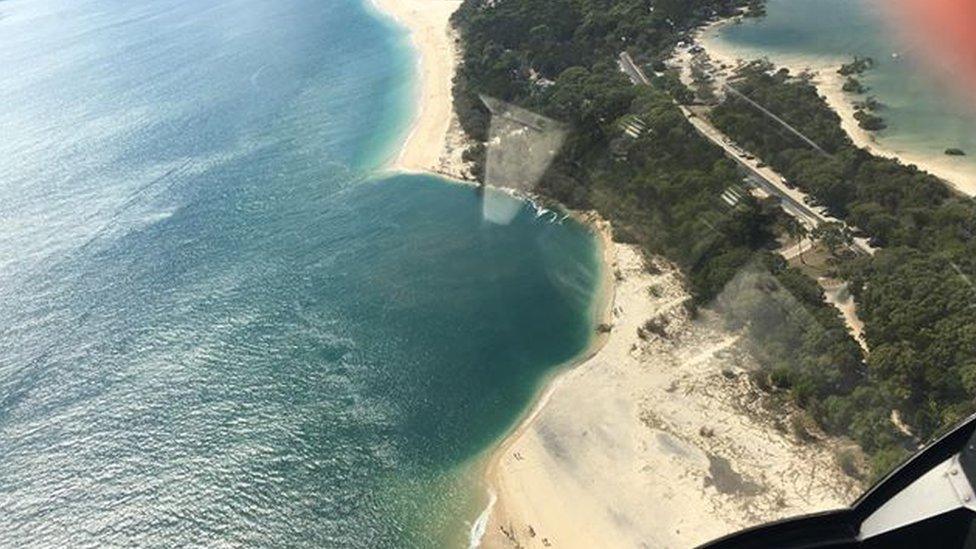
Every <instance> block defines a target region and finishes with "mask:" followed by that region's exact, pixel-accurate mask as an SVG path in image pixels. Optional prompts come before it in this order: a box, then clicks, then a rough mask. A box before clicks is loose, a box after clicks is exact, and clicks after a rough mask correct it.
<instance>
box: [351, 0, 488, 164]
mask: <svg viewBox="0 0 976 549" xmlns="http://www.w3.org/2000/svg"><path fill="white" fill-rule="evenodd" d="M367 5H369V6H372V7H373V8H374V9H375V10H376V11H377V12H378V13H379V14H380V15H382V16H384V17H388V18H390V19H392V20H393V21H394V22H395V23H396V24H397V25H399V26H400V27H402V28H404V29H405V30H406V31H407V34H408V35H409V37H410V43H411V46H412V47H413V49H414V52H415V54H416V59H417V66H416V69H417V74H416V83H417V89H416V90H415V91H414V97H413V102H414V105H415V107H414V115H413V117H412V119H411V121H410V126H409V130H408V131H407V134H406V138H405V139H404V141H403V144H402V145H401V146H400V148H399V150H398V151H397V152H396V153H395V154H394V155H393V156H392V158H391V159H390V161H389V162H387V163H386V166H385V168H386V169H387V170H389V171H398V172H405V173H428V172H429V173H435V174H438V175H443V176H445V177H451V178H455V179H462V180H470V179H471V174H470V167H469V166H468V165H467V163H465V162H464V161H463V159H462V158H461V153H462V152H463V150H464V148H465V147H466V145H467V137H466V136H465V135H464V132H463V131H461V128H460V125H459V124H458V122H457V116H456V115H455V113H454V99H453V95H452V91H451V88H452V86H453V82H452V80H453V78H454V72H455V70H456V67H457V63H458V58H459V52H458V50H457V45H456V43H455V42H456V40H457V38H456V36H455V34H454V32H453V30H452V28H451V24H450V18H451V15H453V14H454V12H455V11H457V9H458V8H459V7H460V5H461V0H368V2H367Z"/></svg>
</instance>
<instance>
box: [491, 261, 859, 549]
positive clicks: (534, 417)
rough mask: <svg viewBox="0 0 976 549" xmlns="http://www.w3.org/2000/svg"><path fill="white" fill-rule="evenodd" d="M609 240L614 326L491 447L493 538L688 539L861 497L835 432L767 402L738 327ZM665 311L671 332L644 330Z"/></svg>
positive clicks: (510, 542)
mask: <svg viewBox="0 0 976 549" xmlns="http://www.w3.org/2000/svg"><path fill="white" fill-rule="evenodd" d="M613 250H614V253H615V254H616V260H615V266H614V269H615V273H616V279H617V284H616V290H615V296H614V300H613V309H612V311H613V331H612V333H611V334H610V336H609V338H608V340H607V342H606V344H605V345H604V346H603V347H602V348H601V349H600V350H599V351H598V352H597V353H596V354H595V355H594V356H593V357H592V358H590V359H589V360H587V361H586V362H584V363H583V364H581V365H579V366H577V367H576V368H573V369H571V370H569V371H568V372H566V373H564V374H563V375H561V376H560V377H559V378H558V379H557V380H556V381H555V382H554V383H553V384H552V385H551V386H550V387H549V389H548V390H547V392H546V393H545V395H544V396H543V398H542V399H541V400H540V402H539V404H538V405H537V406H536V408H535V410H534V412H533V413H532V414H530V415H529V417H528V418H527V419H526V420H524V421H523V422H522V424H521V426H520V427H519V428H518V430H517V431H516V432H515V433H514V434H513V435H511V436H510V437H509V438H508V439H507V440H506V441H505V443H504V444H503V446H502V447H501V449H500V450H499V452H498V453H497V454H496V455H495V458H494V459H493V460H492V463H491V465H490V466H489V471H488V479H489V484H490V485H491V486H492V489H493V490H494V491H495V493H496V494H497V497H498V499H497V502H496V504H495V506H494V510H493V513H492V516H491V520H490V521H489V524H488V528H487V533H486V537H485V543H484V545H485V546H486V547H546V546H552V547H690V546H693V545H696V544H699V543H703V542H705V541H707V540H709V539H712V538H714V537H717V536H720V535H723V534H725V533H728V532H731V531H735V530H737V529H740V528H742V527H745V526H749V525H753V524H757V523H760V522H764V521H768V520H772V519H776V518H781V517H785V516H790V515H795V514H800V513H806V512H813V511H818V510H824V509H830V508H837V507H841V506H844V505H846V504H848V503H850V502H851V501H853V499H854V498H855V497H856V495H857V494H858V493H859V486H858V484H857V483H856V482H855V481H854V480H852V479H851V478H850V477H848V476H847V475H845V474H844V473H843V472H842V471H841V470H840V468H839V466H838V465H837V463H836V459H835V457H834V450H835V449H836V447H837V445H838V442H837V441H834V440H830V439H824V440H821V441H817V442H803V441H800V440H798V439H797V438H796V437H795V436H794V435H793V434H791V433H792V430H791V428H790V427H789V425H790V424H791V420H790V417H789V416H790V413H791V412H792V410H791V409H790V408H789V407H769V408H767V407H766V406H764V400H765V397H764V396H763V395H762V394H761V393H760V392H758V391H757V390H756V389H755V388H754V386H753V384H752V382H751V381H749V377H748V376H747V375H746V371H747V370H748V368H749V364H750V358H749V357H748V356H743V354H742V353H741V352H740V351H738V350H737V347H736V346H735V342H736V337H735V336H734V335H732V334H729V333H726V332H724V331H722V330H720V329H716V328H714V327H710V326H709V325H707V324H706V323H703V322H698V321H695V322H692V321H691V320H690V319H689V318H688V316H687V313H686V312H685V308H684V307H683V305H682V303H683V302H684V300H685V299H687V298H688V295H687V293H686V292H685V291H684V289H683V288H682V285H681V283H680V279H679V276H678V275H677V274H676V272H675V271H674V270H673V268H671V267H668V266H666V265H664V264H660V265H658V267H659V268H660V269H661V272H660V273H659V274H650V273H648V271H647V270H646V269H645V268H644V264H643V260H642V259H641V257H640V255H639V253H638V251H637V250H636V249H635V248H633V247H631V246H627V245H622V244H616V245H614V248H613ZM655 317H664V318H667V327H666V332H667V336H666V337H660V336H656V335H653V334H650V335H648V334H647V333H646V332H645V337H641V336H639V335H638V329H639V328H641V327H642V326H643V325H644V323H645V321H647V320H648V319H650V318H655Z"/></svg>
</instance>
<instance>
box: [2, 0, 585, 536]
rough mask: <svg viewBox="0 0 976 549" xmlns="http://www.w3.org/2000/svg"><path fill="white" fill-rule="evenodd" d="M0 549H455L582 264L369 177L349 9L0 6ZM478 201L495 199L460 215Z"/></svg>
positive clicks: (372, 45) (371, 167) (426, 184)
mask: <svg viewBox="0 0 976 549" xmlns="http://www.w3.org/2000/svg"><path fill="white" fill-rule="evenodd" d="M0 67H2V68H3V70H2V71H0V102H2V104H3V105H4V108H3V109H0V128H2V129H3V131H2V139H0V546H5V547H19V546H30V547H96V546H98V547H104V546H123V545H124V546H154V547H184V546H196V547H215V546H260V547H294V546H306V547H405V546H444V547H457V546H459V545H465V544H467V542H468V531H469V529H470V527H471V523H472V521H474V519H475V517H476V516H477V515H478V513H479V512H480V511H481V509H482V508H483V507H484V506H485V504H486V502H487V499H488V495H487V494H486V492H485V487H484V486H483V485H482V479H481V472H482V467H483V465H484V461H485V457H486V455H488V453H490V451H491V450H492V448H493V447H494V445H496V444H497V443H498V441H499V439H500V438H501V437H503V436H504V435H505V433H506V432H507V431H508V430H510V429H511V428H512V426H513V424H514V423H515V422H516V421H517V420H518V418H519V416H520V415H521V414H522V413H523V412H524V411H525V410H526V408H527V407H528V406H529V405H530V403H531V401H532V399H533V398H534V396H535V394H536V393H537V391H538V389H539V387H540V386H541V384H542V383H543V382H544V380H545V379H546V378H547V376H550V375H551V374H552V373H553V372H554V371H555V370H556V368H557V367H558V366H559V365H561V364H564V363H566V362H567V361H569V360H571V359H573V358H574V357H575V356H576V355H577V354H578V353H580V352H581V351H582V350H583V349H584V348H585V347H586V346H587V345H588V343H589V342H590V339H591V337H592V334H593V328H594V326H593V317H592V314H591V313H592V309H593V307H594V296H595V292H596V288H597V285H598V279H599V278H600V276H601V265H600V261H599V245H598V242H597V240H596V239H595V238H594V237H593V235H592V234H591V233H590V232H589V231H588V230H587V229H586V228H584V227H582V226H581V225H579V224H577V223H575V222H573V221H572V220H571V219H563V220H561V221H560V219H562V218H561V217H559V218H557V216H555V215H543V216H539V215H538V212H537V211H536V209H535V208H534V207H533V206H532V205H531V204H529V203H527V202H522V201H516V199H514V198H511V197H508V196H507V195H503V194H499V195H498V196H496V197H493V199H495V200H500V201H513V205H514V206H515V207H516V209H517V215H516V216H515V217H514V219H512V220H511V222H509V223H507V224H493V223H491V222H489V221H487V220H485V219H484V216H483V213H482V201H483V200H484V196H483V195H482V194H481V193H480V192H479V191H478V190H476V189H475V188H473V187H470V186H465V185H460V184H455V183H451V182H447V181H445V180H442V179H438V178H435V177H431V176H423V175H391V174H388V173H385V172H383V171H382V169H381V167H382V166H383V165H384V163H385V162H386V161H387V160H389V159H390V158H391V157H392V156H393V155H394V154H395V153H396V150H397V147H398V144H399V142H400V141H401V140H402V139H403V138H404V137H405V135H406V133H407V130H408V126H409V121H410V119H411V116H412V109H413V105H412V103H411V101H412V97H413V92H414V89H415V85H416V82H415V80H414V71H415V67H416V61H415V59H414V58H413V54H412V51H411V49H410V47H409V42H408V39H407V36H406V35H405V34H404V32H403V31H402V30H401V29H399V28H397V27H395V26H393V25H392V23H390V22H389V21H386V20H384V19H382V18H380V17H377V16H376V15H375V13H373V11H372V10H371V9H370V8H368V7H366V6H365V5H364V4H363V3H362V2H361V1H360V0H281V1H279V2H260V1H257V0H201V1H200V2H178V1H176V0H156V1H154V2H124V1H122V0H82V1H68V0H32V1H27V0H8V1H6V2H2V3H0ZM487 192H489V193H496V191H491V190H489V191H487Z"/></svg>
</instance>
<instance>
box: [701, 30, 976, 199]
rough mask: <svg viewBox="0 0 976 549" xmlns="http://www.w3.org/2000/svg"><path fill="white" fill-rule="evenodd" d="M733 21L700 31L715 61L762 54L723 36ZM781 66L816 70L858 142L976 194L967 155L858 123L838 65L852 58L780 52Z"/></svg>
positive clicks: (778, 61) (829, 100)
mask: <svg viewBox="0 0 976 549" xmlns="http://www.w3.org/2000/svg"><path fill="white" fill-rule="evenodd" d="M726 24H729V22H728V21H722V22H718V23H714V24H712V25H709V26H707V27H706V28H704V29H703V30H702V31H700V32H699V33H698V39H699V42H700V43H701V45H702V46H703V47H704V48H705V51H706V53H707V54H708V56H709V57H710V58H711V59H712V61H713V62H715V63H717V64H719V65H721V64H726V65H729V66H735V65H737V64H738V63H739V62H740V61H742V60H752V59H756V58H757V57H761V54H757V53H756V52H755V51H752V50H744V49H738V48H736V47H734V46H733V45H730V44H729V43H727V42H725V41H723V40H721V39H720V38H719V36H718V30H719V29H720V28H721V27H722V26H723V25H726ZM770 60H771V61H773V62H774V63H776V64H777V65H780V66H785V67H787V68H789V69H790V71H791V72H793V73H799V72H801V71H803V70H808V71H810V72H811V73H813V74H815V75H816V76H815V80H814V84H816V86H817V90H818V91H819V92H820V95H822V96H823V97H824V98H825V99H826V101H827V104H828V105H830V107H831V108H832V109H833V110H834V111H835V112H837V114H839V115H840V118H841V127H843V128H844V130H845V131H846V132H847V134H848V135H849V136H850V137H851V140H852V141H853V142H854V144H855V145H857V146H859V147H864V148H866V149H868V150H869V151H871V152H872V153H874V154H876V155H879V156H885V157H888V158H896V159H899V160H901V161H902V163H904V164H915V165H916V166H918V167H919V168H921V169H923V170H925V171H928V172H929V173H931V174H933V175H936V176H938V177H940V178H942V179H944V180H945V181H946V182H948V183H949V184H950V185H952V186H953V187H954V188H956V189H957V190H959V191H960V192H962V193H965V194H967V195H969V196H976V165H974V164H973V163H972V162H970V161H968V159H967V158H965V157H952V156H947V155H943V154H925V153H919V152H913V151H911V150H905V149H903V148H897V149H896V148H894V147H892V146H891V145H889V144H887V143H885V142H884V140H883V139H879V138H878V137H877V136H875V135H874V134H873V133H872V132H869V131H867V130H865V129H863V128H861V127H860V126H858V124H857V120H856V119H855V118H854V113H855V112H856V111H855V109H854V102H855V101H857V100H859V99H860V98H859V97H858V96H856V95H852V94H849V93H847V92H845V91H844V90H843V89H842V88H843V85H844V79H845V78H844V77H843V76H841V75H840V74H838V73H837V69H838V68H840V66H841V65H842V64H843V63H846V62H847V61H849V60H843V59H838V60H826V59H813V58H808V57H802V56H782V55H780V56H777V57H776V58H775V59H770Z"/></svg>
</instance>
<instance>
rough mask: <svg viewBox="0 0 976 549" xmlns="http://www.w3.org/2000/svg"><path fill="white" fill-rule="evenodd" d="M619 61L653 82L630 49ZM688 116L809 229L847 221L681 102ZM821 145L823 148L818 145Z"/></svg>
mask: <svg viewBox="0 0 976 549" xmlns="http://www.w3.org/2000/svg"><path fill="white" fill-rule="evenodd" d="M617 64H618V65H619V66H620V70H622V71H623V72H624V73H625V74H626V75H627V76H628V77H629V78H630V81H631V82H633V83H634V84H635V85H644V86H649V85H651V82H650V80H648V79H647V76H646V75H645V74H644V71H642V70H641V68H640V67H639V66H638V65H637V63H635V62H634V60H633V58H631V57H630V55H629V54H628V53H627V52H622V53H621V54H620V56H619V57H618V59H617ZM678 108H680V109H681V112H682V114H684V115H685V118H686V119H688V121H689V122H691V125H692V126H694V127H695V129H696V130H698V133H700V134H702V135H703V136H705V137H706V138H707V139H709V140H710V141H712V142H713V143H715V144H716V145H718V146H719V147H721V148H722V150H724V151H725V154H726V155H728V156H729V158H731V159H733V160H735V161H736V162H737V163H739V165H740V166H742V167H743V168H745V171H746V174H747V176H748V179H749V181H750V182H751V183H752V184H753V185H755V186H756V187H758V188H760V189H762V190H764V191H766V192H767V193H769V194H770V195H772V196H777V197H779V199H780V205H781V207H782V208H783V210H784V211H786V213H788V214H790V215H792V216H793V217H795V218H796V219H797V220H798V221H799V222H800V223H803V224H804V225H806V227H807V228H808V229H814V228H815V227H817V226H818V225H820V224H821V223H827V222H835V223H843V221H841V220H839V219H835V218H833V217H830V216H826V215H824V214H822V213H820V212H819V211H817V210H815V209H814V208H811V207H810V206H807V205H806V203H805V202H804V199H805V198H806V196H807V195H806V194H805V193H803V192H801V191H798V190H796V189H791V188H789V187H787V186H786V184H785V183H783V178H782V177H781V176H780V175H779V174H778V173H776V172H775V171H774V170H773V169H772V168H770V167H768V166H763V167H759V162H760V161H759V160H755V159H753V160H749V159H747V158H743V157H742V156H740V155H739V151H738V150H736V148H735V146H734V145H732V141H731V140H730V139H729V138H728V137H727V136H726V135H725V134H724V133H722V132H721V131H719V129H718V128H716V127H715V126H713V125H712V124H711V123H710V122H708V121H707V120H705V119H704V118H703V117H701V116H699V115H698V114H697V113H695V112H694V111H692V110H691V109H690V108H688V107H687V106H685V105H678ZM818 148H819V147H818ZM854 247H855V248H856V249H857V250H859V251H861V252H863V253H867V254H871V255H873V254H874V253H875V252H876V251H877V249H875V248H873V247H872V246H871V245H870V244H868V242H867V240H866V239H864V238H855V239H854Z"/></svg>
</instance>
